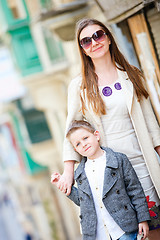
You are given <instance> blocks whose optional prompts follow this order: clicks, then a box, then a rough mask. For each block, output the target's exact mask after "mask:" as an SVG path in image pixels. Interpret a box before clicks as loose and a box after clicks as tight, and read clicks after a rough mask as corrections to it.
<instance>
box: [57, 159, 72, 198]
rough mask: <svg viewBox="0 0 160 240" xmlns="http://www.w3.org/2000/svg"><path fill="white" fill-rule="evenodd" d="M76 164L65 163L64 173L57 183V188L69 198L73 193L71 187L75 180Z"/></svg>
mask: <svg viewBox="0 0 160 240" xmlns="http://www.w3.org/2000/svg"><path fill="white" fill-rule="evenodd" d="M74 164H75V161H66V162H64V172H63V174H62V176H61V178H60V179H59V181H58V182H57V187H58V188H59V189H60V190H61V192H63V193H65V194H66V195H67V196H69V195H70V193H71V187H72V185H73V178H74Z"/></svg>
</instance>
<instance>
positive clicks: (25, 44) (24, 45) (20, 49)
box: [10, 26, 42, 76]
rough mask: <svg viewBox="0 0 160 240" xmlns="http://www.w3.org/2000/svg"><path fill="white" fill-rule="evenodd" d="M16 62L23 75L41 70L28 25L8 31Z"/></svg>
mask: <svg viewBox="0 0 160 240" xmlns="http://www.w3.org/2000/svg"><path fill="white" fill-rule="evenodd" d="M10 33H11V35H12V47H13V51H14V55H15V58H16V60H17V64H18V66H19V68H20V70H21V73H22V75H23V76H25V75H29V74H32V73H36V72H40V71H42V66H41V63H40V60H39V57H38V52H37V49H36V46H35V43H34V41H33V39H32V35H31V33H30V29H29V27H28V26H25V27H22V28H19V29H16V30H14V31H11V32H10Z"/></svg>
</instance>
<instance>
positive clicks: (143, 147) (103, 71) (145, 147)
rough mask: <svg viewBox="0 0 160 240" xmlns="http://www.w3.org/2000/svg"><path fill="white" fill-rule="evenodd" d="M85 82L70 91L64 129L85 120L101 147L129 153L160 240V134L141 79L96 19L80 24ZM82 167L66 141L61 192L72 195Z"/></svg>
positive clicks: (81, 78)
mask: <svg viewBox="0 0 160 240" xmlns="http://www.w3.org/2000/svg"><path fill="white" fill-rule="evenodd" d="M77 41H78V47H79V51H80V56H81V61H82V76H78V77H77V78H76V79H74V80H73V81H72V82H71V83H70V86H69V91H68V117H67V124H66V129H68V126H69V124H70V123H71V121H73V120H81V119H86V120H87V121H88V122H90V124H91V125H92V126H94V127H95V129H98V130H99V132H100V134H101V143H100V144H101V145H102V146H107V147H110V148H112V149H113V150H114V151H119V152H122V153H125V154H126V155H127V156H128V158H129V160H130V162H131V163H132V165H133V167H134V169H135V171H136V173H137V175H138V177H139V180H140V182H141V184H142V187H143V189H144V192H145V195H146V198H147V201H148V206H149V209H150V215H151V218H152V221H151V223H150V230H151V231H150V238H149V239H151V240H158V239H160V181H159V176H160V166H159V163H158V160H157V156H156V153H155V151H154V149H155V150H156V152H157V153H158V154H159V155H160V129H159V126H158V124H157V122H156V119H155V116H154V114H153V111H152V108H151V105H150V102H149V99H148V93H147V90H146V89H145V86H144V79H143V75H142V73H141V72H140V71H139V70H138V69H137V68H136V67H134V66H131V65H130V64H129V63H128V62H127V61H126V59H125V58H124V56H123V55H122V53H121V52H120V51H119V49H118V47H117V45H116V43H115V40H114V38H113V36H112V34H111V33H110V31H109V30H108V29H107V28H106V26H105V25H103V24H102V23H101V22H99V21H97V20H95V19H82V20H81V21H80V22H78V24H77ZM76 161H80V157H79V156H78V154H76V153H75V152H74V150H73V149H72V146H71V144H70V143H69V141H68V140H67V139H65V141H64V162H65V163H64V173H63V175H62V177H61V180H60V183H59V189H60V190H61V191H63V192H65V193H66V194H67V195H69V194H70V188H71V185H72V182H73V172H74V163H75V162H76Z"/></svg>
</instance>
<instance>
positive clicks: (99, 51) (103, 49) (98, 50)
mask: <svg viewBox="0 0 160 240" xmlns="http://www.w3.org/2000/svg"><path fill="white" fill-rule="evenodd" d="M99 30H103V29H102V28H101V27H100V26H99V25H89V26H87V27H85V28H84V29H83V30H82V31H81V33H80V36H79V40H80V41H81V40H82V39H84V38H86V37H92V36H93V37H92V38H91V44H90V45H88V46H87V47H84V48H83V47H82V48H83V50H82V51H84V53H85V54H86V55H87V56H89V57H90V58H92V60H93V61H94V59H97V58H101V57H103V56H104V55H106V54H110V52H109V45H110V39H109V38H108V36H107V35H105V33H104V35H102V34H103V33H102V31H100V32H99ZM97 31H98V32H97ZM94 33H96V34H94ZM97 35H100V38H99V39H98V41H96V38H95V40H94V39H93V38H94V36H97ZM84 40H86V39H84ZM84 42H85V41H84Z"/></svg>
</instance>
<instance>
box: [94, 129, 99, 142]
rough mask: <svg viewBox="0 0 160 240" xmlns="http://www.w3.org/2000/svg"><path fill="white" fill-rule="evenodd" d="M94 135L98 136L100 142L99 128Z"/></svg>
mask: <svg viewBox="0 0 160 240" xmlns="http://www.w3.org/2000/svg"><path fill="white" fill-rule="evenodd" d="M94 136H95V137H96V138H97V140H98V142H99V140H100V134H99V131H98V130H96V131H95V132H94Z"/></svg>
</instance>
